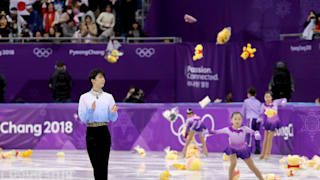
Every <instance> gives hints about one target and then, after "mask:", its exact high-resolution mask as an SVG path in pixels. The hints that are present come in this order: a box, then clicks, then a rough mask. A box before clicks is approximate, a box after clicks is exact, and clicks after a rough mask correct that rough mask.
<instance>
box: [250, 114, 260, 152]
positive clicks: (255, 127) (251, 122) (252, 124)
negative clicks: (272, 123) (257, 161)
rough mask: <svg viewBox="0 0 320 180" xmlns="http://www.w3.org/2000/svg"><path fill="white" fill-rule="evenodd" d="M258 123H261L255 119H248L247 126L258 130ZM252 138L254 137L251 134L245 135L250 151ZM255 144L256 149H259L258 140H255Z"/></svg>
mask: <svg viewBox="0 0 320 180" xmlns="http://www.w3.org/2000/svg"><path fill="white" fill-rule="evenodd" d="M260 125H261V123H260V122H257V119H251V120H249V128H251V129H252V130H254V131H260ZM252 138H254V136H251V135H248V136H247V142H248V145H249V147H250V148H251V151H252V150H253V149H252ZM255 145H256V150H258V151H261V148H260V140H255Z"/></svg>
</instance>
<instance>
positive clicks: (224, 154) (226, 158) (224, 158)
mask: <svg viewBox="0 0 320 180" xmlns="http://www.w3.org/2000/svg"><path fill="white" fill-rule="evenodd" d="M222 159H223V160H224V161H229V160H230V156H228V155H226V153H223V156H222Z"/></svg>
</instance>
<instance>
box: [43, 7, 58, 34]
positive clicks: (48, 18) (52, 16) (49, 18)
mask: <svg viewBox="0 0 320 180" xmlns="http://www.w3.org/2000/svg"><path fill="white" fill-rule="evenodd" d="M58 23H59V13H58V12H56V11H55V9H54V6H53V3H49V5H48V8H47V12H46V13H45V14H44V16H43V27H44V30H45V32H49V29H50V27H54V26H55V25H56V24H58Z"/></svg>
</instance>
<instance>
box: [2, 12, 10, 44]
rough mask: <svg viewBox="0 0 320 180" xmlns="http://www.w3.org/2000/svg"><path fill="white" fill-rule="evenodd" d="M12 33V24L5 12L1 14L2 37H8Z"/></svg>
mask: <svg viewBox="0 0 320 180" xmlns="http://www.w3.org/2000/svg"><path fill="white" fill-rule="evenodd" d="M9 34H10V25H9V23H8V20H7V17H6V15H5V14H1V15H0V38H1V37H3V38H7V37H9Z"/></svg>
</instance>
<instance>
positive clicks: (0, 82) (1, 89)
mask: <svg viewBox="0 0 320 180" xmlns="http://www.w3.org/2000/svg"><path fill="white" fill-rule="evenodd" d="M6 87H7V84H6V80H5V78H4V76H3V75H2V74H0V103H4V93H5V90H6Z"/></svg>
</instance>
